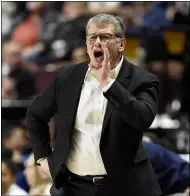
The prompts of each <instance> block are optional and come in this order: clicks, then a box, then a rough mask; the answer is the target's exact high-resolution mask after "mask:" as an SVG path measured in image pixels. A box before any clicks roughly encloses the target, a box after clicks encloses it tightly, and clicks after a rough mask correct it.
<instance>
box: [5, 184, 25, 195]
mask: <svg viewBox="0 0 190 196" xmlns="http://www.w3.org/2000/svg"><path fill="white" fill-rule="evenodd" d="M17 195H18V196H26V195H28V193H27V192H26V191H25V190H24V189H21V188H20V187H19V186H18V185H16V184H12V185H11V186H10V187H9V189H8V191H7V192H6V193H5V196H17Z"/></svg>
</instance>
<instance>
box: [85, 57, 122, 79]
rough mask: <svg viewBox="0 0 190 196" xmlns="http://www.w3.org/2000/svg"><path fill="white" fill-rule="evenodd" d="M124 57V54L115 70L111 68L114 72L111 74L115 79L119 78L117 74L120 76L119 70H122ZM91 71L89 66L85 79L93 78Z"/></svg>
mask: <svg viewBox="0 0 190 196" xmlns="http://www.w3.org/2000/svg"><path fill="white" fill-rule="evenodd" d="M123 59H124V57H123V56H122V57H121V60H120V62H119V63H118V65H117V66H116V67H115V68H114V69H113V70H111V73H112V74H111V75H112V76H113V79H116V78H117V76H118V74H119V71H120V69H121V65H122V63H123ZM90 73H91V72H90V67H89V68H88V70H87V72H86V75H85V79H84V81H87V80H91V78H92V77H93V76H91V74H90ZM89 75H90V76H89Z"/></svg>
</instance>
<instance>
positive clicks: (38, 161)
mask: <svg viewBox="0 0 190 196" xmlns="http://www.w3.org/2000/svg"><path fill="white" fill-rule="evenodd" d="M44 159H47V157H44V158H41V159H38V160H37V163H38V164H40V161H42V160H44Z"/></svg>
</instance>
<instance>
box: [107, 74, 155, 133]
mask: <svg viewBox="0 0 190 196" xmlns="http://www.w3.org/2000/svg"><path fill="white" fill-rule="evenodd" d="M158 88H159V81H158V79H157V78H156V77H154V76H153V79H152V80H150V81H146V82H144V83H141V84H140V85H139V87H138V88H137V89H136V90H135V91H134V93H133V94H131V93H130V92H129V91H128V90H127V89H125V88H124V87H123V86H122V85H121V84H120V83H119V82H118V81H117V80H116V81H115V82H114V83H113V84H112V86H111V87H110V88H109V89H108V90H107V91H106V92H105V93H104V96H105V97H106V98H107V99H108V101H109V102H110V103H112V105H113V106H114V107H115V108H116V109H117V111H118V112H119V114H120V115H121V117H122V119H123V120H124V121H125V122H126V123H128V124H129V126H131V127H132V128H134V129H136V130H138V131H141V132H142V131H146V130H147V129H148V128H149V127H150V125H151V124H152V122H153V120H154V118H155V115H156V100H157V96H158Z"/></svg>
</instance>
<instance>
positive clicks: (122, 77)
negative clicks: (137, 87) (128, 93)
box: [102, 59, 132, 134]
mask: <svg viewBox="0 0 190 196" xmlns="http://www.w3.org/2000/svg"><path fill="white" fill-rule="evenodd" d="M131 75H132V67H131V65H130V63H129V62H128V61H126V60H125V59H124V60H123V63H122V66H121V69H120V71H119V74H118V76H117V78H116V81H118V82H119V83H120V84H121V85H122V86H123V87H124V88H125V89H128V87H129V83H130V77H131ZM113 109H114V106H113V105H112V104H111V103H110V102H109V101H108V104H107V108H106V112H105V116H104V121H103V126H102V134H103V132H104V130H105V128H106V125H107V123H108V121H109V119H110V117H111V113H112V112H113Z"/></svg>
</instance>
